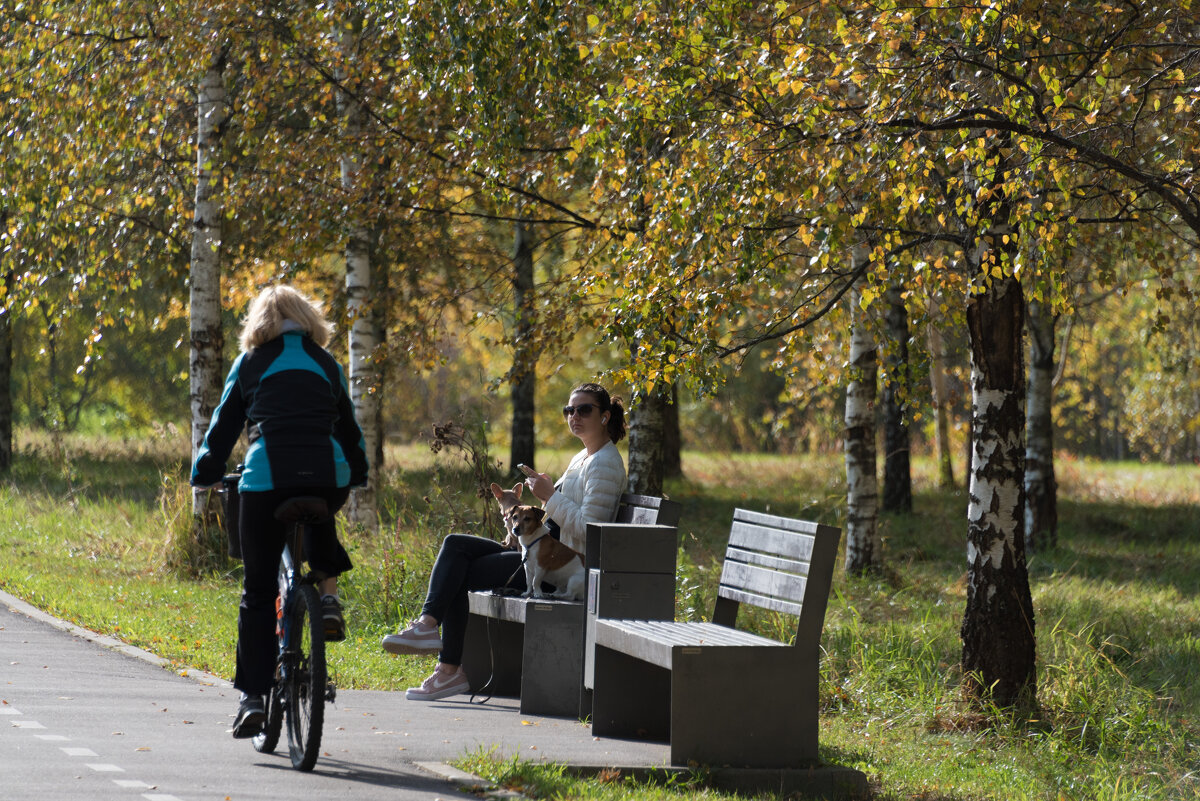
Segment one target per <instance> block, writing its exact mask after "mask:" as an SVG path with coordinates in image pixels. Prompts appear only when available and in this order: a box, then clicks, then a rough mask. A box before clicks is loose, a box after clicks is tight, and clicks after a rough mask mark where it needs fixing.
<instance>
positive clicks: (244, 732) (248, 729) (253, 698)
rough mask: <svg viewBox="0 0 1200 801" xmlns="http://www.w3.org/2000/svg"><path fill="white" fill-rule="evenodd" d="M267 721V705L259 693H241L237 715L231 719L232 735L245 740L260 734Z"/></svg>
mask: <svg viewBox="0 0 1200 801" xmlns="http://www.w3.org/2000/svg"><path fill="white" fill-rule="evenodd" d="M266 723H267V706H266V703H265V702H264V701H263V697H262V696H261V695H242V702H241V704H239V705H238V711H237V717H236V718H234V720H233V737H234V739H236V740H245V739H248V738H250V737H253V736H254V735H256V734H261V733H262V730H263V726H265V725H266Z"/></svg>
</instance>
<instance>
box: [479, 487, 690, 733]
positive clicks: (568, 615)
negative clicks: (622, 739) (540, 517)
mask: <svg viewBox="0 0 1200 801" xmlns="http://www.w3.org/2000/svg"><path fill="white" fill-rule="evenodd" d="M680 510H681V507H680V504H678V503H676V502H675V501H670V500H666V499H663V498H656V497H653V496H649V495H635V494H632V493H625V494H624V495H622V496H621V504H620V506H619V507H618V509H617V517H616V521H615V522H619V523H629V524H638V525H666V526H674V525H676V524H677V523H678V522H679V514H680ZM468 605H469V610H470V613H469V615H468V617H467V636H466V643H465V647H464V650H463V670H465V671H466V673H467V679H468V680H469V681H470V683H471V689H472V690H474V691H480V690H483V691H484V692H487V693H490V694H492V695H500V696H519V697H520V699H521V712H522V713H524V714H527V715H562V716H577V715H581V714H582V715H586V714H587V709H588V706H589V704H590V697H586V695H585V694H584V692H583V688H582V676H583V659H584V628H585V620H584V618H585V614H584V604H583V602H581V601H559V600H550V599H540V600H535V599H532V598H524V597H519V596H511V595H498V594H495V593H492V592H472V593H468ZM485 685H486V689H485Z"/></svg>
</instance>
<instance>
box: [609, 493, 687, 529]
mask: <svg viewBox="0 0 1200 801" xmlns="http://www.w3.org/2000/svg"><path fill="white" fill-rule="evenodd" d="M682 509H683V507H682V505H681V504H679V503H678V502H677V501H669V500H667V499H666V498H656V497H655V496H653V495H635V494H634V493H632V492H626V493H625V494H624V495H622V496H621V505H620V506H619V507H617V517H616V519H615V520H613V522H614V523H636V524H637V525H641V526H654V525H658V526H677V525H679V513H680V511H681V510H682Z"/></svg>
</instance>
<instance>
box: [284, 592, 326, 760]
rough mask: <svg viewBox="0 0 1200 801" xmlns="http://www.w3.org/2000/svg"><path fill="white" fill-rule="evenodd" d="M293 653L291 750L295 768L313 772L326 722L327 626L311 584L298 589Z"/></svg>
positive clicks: (289, 683)
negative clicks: (322, 729)
mask: <svg viewBox="0 0 1200 801" xmlns="http://www.w3.org/2000/svg"><path fill="white" fill-rule="evenodd" d="M291 615H292V620H291V636H292V644H293V650H292V653H291V669H290V671H289V676H288V681H287V693H286V704H287V719H288V726H287V732H288V750H289V751H290V752H291V757H292V766H293V767H294V768H296V769H297V770H312V769H313V765H315V764H317V755H318V753H319V752H320V750H321V727H322V726H323V725H324V722H325V682H326V671H325V626H324V622H323V621H322V619H321V599H320V598H319V597H318V596H317V591H316V589H314V588H313V587H312V586H311V585H308V584H305V585H303V586H301V587H299V588H298V592H297V594H296V600H295V603H294V604H293V605H292V610H291Z"/></svg>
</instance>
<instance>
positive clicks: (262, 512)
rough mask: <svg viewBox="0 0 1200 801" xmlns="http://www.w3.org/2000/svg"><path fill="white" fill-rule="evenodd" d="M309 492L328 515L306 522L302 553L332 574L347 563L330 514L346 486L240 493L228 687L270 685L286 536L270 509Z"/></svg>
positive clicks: (251, 690)
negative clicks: (237, 585) (236, 601)
mask: <svg viewBox="0 0 1200 801" xmlns="http://www.w3.org/2000/svg"><path fill="white" fill-rule="evenodd" d="M298 495H311V496H316V497H320V498H324V499H325V502H326V503H328V504H329V514H330V518H329V520H327V521H326V522H324V523H321V524H319V525H316V526H309V527H308V531H307V534H306V535H305V538H304V553H305V556H306V557H307V559H308V564H309V566H310V567H311V568H312V569H313V570H317V571H320V572H322V573H324V574H325V575H327V576H337V575H339V574H341V573H344V572H346V571H347V570H349V569H350V568H351V567H353V565H352V564H351V562H350V556H349V554H347V553H346V549H345V548H343V547H342V544H341V543H340V542H338V538H337V525H336V524H335V522H334V520H333V515H334V514H336V513H337V510H338V509H341V508H342V505H343V504H345V503H346V499H347V498H348V497H350V490H349V489H348V488H344V487H343V488H341V489H338V488H336V487H296V488H291V489H275V490H270V491H268V492H243V493H242V494H241V496H240V501H241V509H240V511H239V514H238V526H239V527H240V530H241V536H242V563H243V565H244V566H245V578H244V579H243V581H242V605H241V608H240V609H239V610H238V644H237V672H236V673H235V674H234V677H233V686H234V687H236V688H237V689H239V690H241V691H242V692H244V693H247V694H249V695H263V694H265V693H266V692H267V690H269V689H270V688H271V681H272V677H273V676H274V675H275V660H276V657H277V656H278V655H279V646H278V643H277V640H276V639H275V599H276V598H278V597H279V557H280V556H281V555H282V554H283V543H284V540H285V539H286V537H287V530H286V528H287V527H286V526H285V525H284V524H283V523H281V522H279V521H278V520H276V519H275V510H276V509H277V508H278V507H279V504H281V503H283V502H284V501H286V500H287V499H288V498H293V497H295V496H298Z"/></svg>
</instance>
